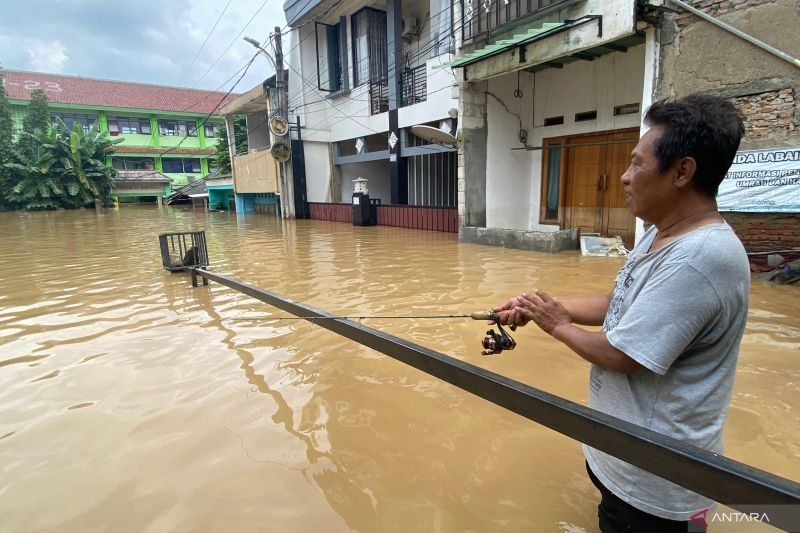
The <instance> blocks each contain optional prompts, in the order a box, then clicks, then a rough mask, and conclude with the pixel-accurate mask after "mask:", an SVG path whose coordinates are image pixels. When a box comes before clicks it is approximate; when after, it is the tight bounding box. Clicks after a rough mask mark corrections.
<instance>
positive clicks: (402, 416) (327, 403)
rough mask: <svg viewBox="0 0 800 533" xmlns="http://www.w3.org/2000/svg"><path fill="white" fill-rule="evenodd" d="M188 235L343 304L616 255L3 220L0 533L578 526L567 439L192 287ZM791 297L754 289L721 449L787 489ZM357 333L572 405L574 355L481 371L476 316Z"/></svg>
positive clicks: (798, 384)
mask: <svg viewBox="0 0 800 533" xmlns="http://www.w3.org/2000/svg"><path fill="white" fill-rule="evenodd" d="M188 229H204V230H205V231H206V232H207V237H208V243H209V253H210V257H211V261H212V265H213V269H214V270H215V271H217V272H221V273H226V274H229V275H232V276H234V277H236V278H239V279H241V280H245V281H248V282H251V283H253V284H256V285H258V286H261V287H263V288H266V289H269V290H272V291H275V292H277V293H280V294H282V295H284V296H287V297H290V298H292V299H295V300H299V301H303V302H307V303H308V304H310V305H313V306H315V307H319V308H322V309H325V310H328V311H331V312H336V313H341V314H348V313H349V314H362V315H363V314H378V313H382V314H431V313H443V312H446V313H459V312H471V311H479V310H485V309H488V308H489V307H491V306H492V305H494V304H496V303H498V302H500V301H502V300H503V299H504V298H506V297H508V296H511V295H514V294H518V293H520V292H521V291H523V290H525V289H530V288H533V287H540V288H542V289H545V290H547V291H550V292H551V293H553V294H557V295H563V296H569V295H578V294H583V293H586V292H589V291H608V290H609V289H610V284H611V282H612V279H613V276H614V274H615V272H616V270H617V268H619V266H620V263H621V260H620V259H614V258H584V257H580V256H579V255H578V254H577V253H564V254H559V255H547V254H537V253H531V252H523V251H517V250H504V249H498V248H492V247H486V246H478V245H470V244H459V243H458V241H457V239H456V236H455V235H452V234H443V233H436V232H426V231H414V230H405V229H396V228H386V227H372V228H354V227H352V226H350V225H347V224H338V223H327V222H320V221H298V222H289V223H285V222H280V221H277V220H275V219H270V218H261V217H248V218H240V219H237V218H236V217H235V216H232V215H229V214H226V213H205V212H203V211H193V210H192V209H191V208H189V209H172V208H162V209H158V208H155V207H152V208H150V207H148V208H134V207H131V208H123V209H120V210H117V211H108V212H106V213H103V214H96V213H94V212H92V211H84V212H59V213H2V214H0V243H2V246H3V251H2V254H0V473H1V475H0V516H1V517H2V521H1V522H0V529H2V530H5V531H56V530H58V531H112V530H113V531H171V530H181V531H184V530H230V531H254V530H271V531H310V530H315V531H346V530H359V531H396V530H400V531H420V530H421V531H461V530H473V531H490V530H509V531H519V530H527V531H569V532H573V531H583V530H586V531H595V530H596V522H597V519H596V502H597V493H596V491H595V490H594V488H593V487H592V486H591V484H590V483H589V481H588V480H587V478H586V475H585V471H584V467H583V458H582V455H581V451H580V446H579V444H578V443H576V442H574V441H571V440H570V439H568V438H566V437H562V436H560V435H558V434H556V433H554V432H553V431H550V430H548V429H545V428H542V427H539V426H537V425H536V424H534V423H532V422H530V421H527V420H525V419H522V418H520V417H518V416H516V415H513V414H510V413H508V412H506V411H504V410H503V409H501V408H498V407H495V406H493V405H491V404H489V403H487V402H485V401H483V400H480V399H477V398H475V397H473V396H471V395H469V394H467V393H465V392H462V391H460V390H458V389H456V388H455V387H452V386H450V385H447V384H445V383H442V382H440V381H438V380H436V379H434V378H432V377H429V376H427V375H425V374H423V373H421V372H419V371H417V370H414V369H411V368H409V367H406V366H404V365H403V364H401V363H399V362H396V361H394V360H392V359H390V358H388V357H386V356H383V355H381V354H378V353H376V352H374V351H372V350H370V349H367V348H365V347H362V346H360V345H358V344H356V343H354V342H352V341H349V340H347V339H344V338H341V337H338V336H336V335H335V334H333V333H330V332H328V331H326V330H324V329H321V328H319V327H317V326H314V325H312V324H309V323H306V322H303V321H280V320H277V319H276V317H278V316H281V315H282V312H280V311H278V310H276V309H274V308H271V307H269V306H267V305H265V304H262V303H260V302H258V301H256V300H253V299H251V298H248V297H246V296H244V295H241V294H238V293H236V292H234V291H232V290H230V289H227V288H225V287H222V286H220V285H217V284H214V283H212V284H211V285H210V286H209V287H204V288H198V289H192V288H191V286H190V283H189V279H188V277H187V276H185V275H175V274H173V275H171V274H169V273H167V272H165V271H163V270H162V269H161V267H160V258H159V252H158V246H157V235H158V233H161V232H167V231H178V230H188ZM798 296H800V287H778V286H774V285H770V284H768V283H765V282H759V281H754V282H753V288H752V293H751V302H752V304H751V309H750V319H749V324H748V328H747V334H746V337H745V339H744V343H743V349H742V353H741V358H740V362H739V368H738V374H737V381H736V386H735V389H734V396H733V403H732V408H731V412H730V416H729V419H728V425H727V428H726V454H727V455H728V456H729V457H732V458H734V459H738V460H741V461H744V462H747V463H749V464H752V465H754V466H757V467H759V468H763V469H766V470H769V471H771V472H773V473H776V474H779V475H782V476H786V477H789V478H792V479H795V480H798V479H800V444H799V443H800V394H798V392H800V360H799V359H798V353H799V351H798V348H800V309H799V307H798V304H797V302H798ZM367 323H368V325H370V326H373V327H376V328H379V329H382V330H385V331H387V332H389V333H391V334H393V335H397V336H400V337H402V338H406V339H409V340H413V341H414V342H417V343H420V344H422V345H424V346H427V347H429V348H432V349H434V350H438V351H441V352H444V353H446V354H449V355H452V356H454V357H457V358H459V359H462V360H465V361H468V362H470V363H473V364H476V365H479V366H482V367H484V368H487V369H490V370H492V371H494V372H498V373H500V374H503V375H506V376H509V377H511V378H513V379H516V380H519V381H522V382H524V383H527V384H530V385H532V386H534V387H538V388H541V389H544V390H546V391H548V392H551V393H554V394H558V395H561V396H564V397H566V398H569V399H571V400H574V401H577V402H585V401H586V398H587V380H588V365H587V364H585V363H584V362H583V361H582V360H581V359H580V358H578V357H577V356H575V355H573V354H571V353H570V352H569V351H568V349H566V348H565V347H564V346H562V345H560V344H559V343H557V342H555V341H553V340H552V339H550V338H549V337H548V336H547V335H545V334H543V333H542V332H540V331H538V330H536V329H535V328H532V327H529V328H523V329H522V330H519V331H518V332H517V335H516V336H515V337H516V340H517V342H518V348H517V349H516V350H515V351H513V352H505V353H503V354H502V355H500V356H496V357H489V358H487V357H482V356H481V355H480V346H479V340H480V339H481V338H482V336H483V334H484V332H485V330H486V326H485V325H484V324H483V323H478V322H472V321H469V320H372V321H369V322H367ZM729 526H730V525H728V526H726V527H725V528H719V529H717V531H722V530H725V531H727V530H729V529H732V528H730V527H729ZM746 529H747V530H752V524H750V525H749V527H747V528H746ZM763 529H768V528H767V527H764V528H763ZM713 530H714V528H712V531H713ZM734 530H735V529H734ZM740 530H745V529H740Z"/></svg>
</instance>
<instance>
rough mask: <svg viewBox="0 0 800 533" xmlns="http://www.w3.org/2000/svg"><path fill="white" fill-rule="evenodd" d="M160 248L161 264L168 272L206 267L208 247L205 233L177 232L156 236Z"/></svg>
mask: <svg viewBox="0 0 800 533" xmlns="http://www.w3.org/2000/svg"><path fill="white" fill-rule="evenodd" d="M158 243H159V245H160V246H161V262H162V264H163V265H164V268H165V269H167V270H169V271H170V272H178V271H181V270H183V269H184V268H186V267H199V268H205V267H207V266H208V247H207V246H206V232H205V231H179V232H175V233H162V234H161V235H159V236H158Z"/></svg>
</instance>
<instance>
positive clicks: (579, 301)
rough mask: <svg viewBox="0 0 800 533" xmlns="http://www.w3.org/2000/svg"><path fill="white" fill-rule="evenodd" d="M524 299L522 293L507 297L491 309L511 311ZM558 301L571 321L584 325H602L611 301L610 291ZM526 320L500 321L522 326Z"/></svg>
mask: <svg viewBox="0 0 800 533" xmlns="http://www.w3.org/2000/svg"><path fill="white" fill-rule="evenodd" d="M534 292H535V291H534ZM525 299H526V295H524V294H523V295H522V296H517V297H514V298H509V299H508V300H507V301H506V302H505V303H503V304H501V305H498V306H497V307H495V308H494V309H493V311H494V312H496V313H502V312H503V311H511V310H513V309H514V308H516V307H520V306H525V305H526V304H527V302H526V301H525ZM558 301H559V302H561V305H563V306H564V308H565V309H566V310H567V313H569V317H570V320H571V321H572V322H574V323H576V324H581V325H584V326H602V325H603V320H605V317H606V312H607V311H608V306H609V305H610V303H611V293H608V294H591V295H589V296H578V297H576V298H564V299H559V300H558ZM506 316H507V315H506ZM528 320H530V319H528ZM527 322H528V321H527V320H526V321H525V322H524V323H520V321H519V320H517V321H512V322H506V321H504V320H501V321H500V323H501V324H503V325H505V324H509V323H514V324H516V325H517V326H524V325H525V324H527Z"/></svg>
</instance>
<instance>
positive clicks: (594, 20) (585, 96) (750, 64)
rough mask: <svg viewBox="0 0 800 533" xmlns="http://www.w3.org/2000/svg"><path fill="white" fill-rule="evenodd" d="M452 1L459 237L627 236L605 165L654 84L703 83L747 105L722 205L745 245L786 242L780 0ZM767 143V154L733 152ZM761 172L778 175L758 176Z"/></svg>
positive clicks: (533, 242)
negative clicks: (457, 91) (743, 129)
mask: <svg viewBox="0 0 800 533" xmlns="http://www.w3.org/2000/svg"><path fill="white" fill-rule="evenodd" d="M453 7H454V30H455V34H456V40H457V55H456V58H455V59H454V60H453V61H452V62H450V63H449V64H448V65H449V66H450V67H451V68H452V69H453V70H454V71H455V72H456V76H457V78H458V80H459V84H460V96H461V100H460V106H459V128H460V129H459V132H458V137H459V169H458V190H459V198H458V207H459V219H460V238H461V239H462V240H464V241H469V242H478V243H487V244H499V245H503V246H509V247H519V248H527V249H538V250H547V251H558V250H562V249H574V248H576V246H577V243H576V238H577V236H578V235H579V234H586V233H597V234H602V235H619V236H621V237H622V238H623V240H624V242H625V244H626V245H628V246H631V245H633V243H634V241H635V239H636V237H637V236H638V235H641V232H642V223H641V221H636V220H635V219H634V218H633V217H632V216H631V215H630V213H629V212H628V210H627V209H626V208H625V204H624V191H623V188H622V185H621V183H620V177H621V175H622V174H623V173H624V171H625V169H626V168H627V166H628V164H629V157H630V153H631V150H632V148H633V147H634V146H635V144H636V142H637V140H638V138H639V136H640V133H641V131H642V129H641V128H642V125H641V124H640V123H641V121H642V116H643V112H644V111H646V109H647V108H648V106H649V105H650V104H651V103H652V102H653V101H654V100H656V99H661V98H669V97H675V96H683V95H686V94H689V93H692V92H697V91H702V92H709V93H713V94H718V95H721V96H724V97H728V98H730V99H731V100H732V101H733V102H734V104H735V105H737V106H738V107H739V109H740V110H741V111H742V113H743V114H744V116H745V119H746V120H745V126H746V133H745V137H744V138H743V140H742V145H741V150H742V152H740V157H739V158H737V160H738V159H741V163H737V164H735V165H734V168H732V173H730V174H729V178H731V179H726V180H725V181H724V182H723V186H722V187H721V188H720V195H719V197H718V202H719V204H720V208H721V210H723V211H726V213H725V217H726V219H727V220H728V221H729V222H731V224H732V225H733V226H734V228H735V229H736V231H737V233H738V234H739V236H740V237H741V238H742V239H743V241H744V242H745V245H746V246H747V247H748V249H757V250H767V249H768V250H780V249H791V248H793V247H796V246H797V243H798V236H800V226H799V225H798V215H797V212H798V211H800V203H798V199H799V198H800V196H798V195H797V190H798V189H797V185H796V181H793V180H796V179H797V178H796V176H797V175H798V170H797V163H796V162H795V157H796V156H795V155H794V154H797V153H800V150H798V147H800V144H798V131H800V128H798V127H797V126H798V125H800V119H798V117H800V112H799V111H798V105H797V99H796V94H797V90H798V80H800V75H799V71H798V65H800V63H798V61H797V59H793V58H796V57H797V56H798V54H800V49H798V40H797V39H796V38H794V33H793V32H792V30H791V29H790V28H793V27H794V25H796V24H797V22H798V20H800V13H798V12H797V10H796V6H795V3H794V2H791V1H790V0H775V1H760V0H759V1H733V2H731V1H722V0H713V1H712V0H686V1H683V0H535V1H529V0H502V1H499V0H487V1H482V2H480V3H478V2H476V1H475V0H456V1H455V2H454V4H453ZM765 41H766V42H765ZM770 157H772V158H773V159H774V160H775V164H771V163H770V164H767V163H769V162H767V163H764V164H760V163H758V162H757V163H754V164H751V163H749V162H748V161H749V160H750V159H753V160H754V161H757V160H758V159H759V158H762V159H764V161H767V160H768V159H769V158H770ZM778 160H780V162H778ZM774 175H775V176H779V177H780V179H776V180H771V181H770V180H761V181H759V179H758V178H759V176H761V177H764V176H767V177H769V176H774ZM748 176H750V177H752V179H749V178H748ZM793 176H794V178H793ZM733 178H735V179H733ZM746 178H747V179H746ZM762 181H763V183H762Z"/></svg>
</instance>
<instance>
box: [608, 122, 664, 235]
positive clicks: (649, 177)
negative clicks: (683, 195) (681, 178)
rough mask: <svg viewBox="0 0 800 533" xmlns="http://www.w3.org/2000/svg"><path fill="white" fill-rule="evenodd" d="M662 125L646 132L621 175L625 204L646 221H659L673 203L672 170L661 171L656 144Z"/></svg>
mask: <svg viewBox="0 0 800 533" xmlns="http://www.w3.org/2000/svg"><path fill="white" fill-rule="evenodd" d="M659 137H661V128H659V127H654V128H650V130H648V131H647V133H645V134H644V135H643V136H642V138H641V139H639V143H638V144H637V145H636V148H634V149H633V152H632V154H631V164H630V166H629V167H628V170H626V171H625V173H624V174H623V175H622V178H620V180H621V182H622V186H623V187H624V190H625V205H626V206H627V207H628V209H630V211H631V213H633V215H634V216H637V217H639V218H641V219H643V220H644V221H646V222H658V221H659V220H660V219H661V217H662V216H663V214H665V213H667V212H668V211H669V209H671V206H672V205H673V195H674V193H675V187H674V186H673V183H672V181H673V180H672V174H674V172H673V171H672V169H671V168H670V169H667V171H666V172H661V171H660V170H659V168H658V159H657V158H656V154H655V150H654V146H655V142H656V141H657V140H658V139H659Z"/></svg>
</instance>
